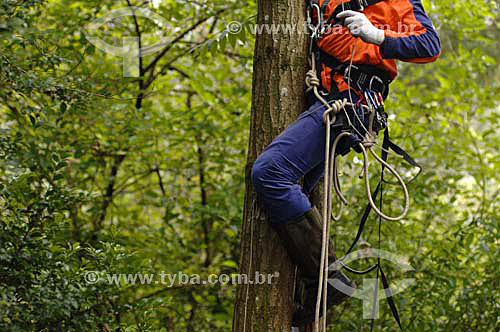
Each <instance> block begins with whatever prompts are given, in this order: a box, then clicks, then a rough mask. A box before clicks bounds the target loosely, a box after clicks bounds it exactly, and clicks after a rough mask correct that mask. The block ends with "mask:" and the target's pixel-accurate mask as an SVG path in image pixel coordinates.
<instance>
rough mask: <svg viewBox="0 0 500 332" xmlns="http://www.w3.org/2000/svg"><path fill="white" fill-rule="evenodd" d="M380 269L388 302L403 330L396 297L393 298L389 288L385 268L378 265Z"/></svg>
mask: <svg viewBox="0 0 500 332" xmlns="http://www.w3.org/2000/svg"><path fill="white" fill-rule="evenodd" d="M378 268H379V270H380V277H381V279H382V285H383V286H384V289H385V295H386V298H387V302H388V303H389V307H390V308H391V311H392V315H393V316H394V319H395V320H396V322H397V323H398V326H399V329H400V330H401V332H402V331H403V327H402V326H401V320H400V319H399V313H398V309H397V308H396V304H395V303H394V299H393V298H392V293H391V289H390V288H389V283H388V282H387V278H386V277H385V274H384V270H382V266H381V265H379V266H378Z"/></svg>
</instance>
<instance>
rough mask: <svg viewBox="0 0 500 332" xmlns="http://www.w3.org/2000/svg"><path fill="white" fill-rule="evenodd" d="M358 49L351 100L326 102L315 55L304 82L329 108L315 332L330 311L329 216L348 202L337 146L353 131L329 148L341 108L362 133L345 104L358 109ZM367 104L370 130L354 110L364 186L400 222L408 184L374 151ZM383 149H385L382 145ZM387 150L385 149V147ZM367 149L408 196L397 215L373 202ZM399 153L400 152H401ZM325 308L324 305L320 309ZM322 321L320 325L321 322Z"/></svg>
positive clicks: (372, 112) (370, 110)
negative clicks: (334, 204) (335, 205)
mask: <svg viewBox="0 0 500 332" xmlns="http://www.w3.org/2000/svg"><path fill="white" fill-rule="evenodd" d="M355 50H356V44H355V45H354V48H353V54H352V56H351V61H350V64H349V68H348V79H347V81H348V90H349V91H348V92H349V99H350V101H349V102H348V101H347V99H345V98H344V99H342V100H333V101H331V102H328V101H326V100H325V99H324V98H323V97H322V96H321V94H320V93H319V90H318V89H319V87H320V84H321V82H320V79H319V78H318V76H317V72H316V62H315V58H314V55H312V56H311V70H309V71H308V72H307V74H306V79H305V83H306V86H307V90H306V91H307V92H309V91H311V90H312V91H313V93H314V95H315V96H316V98H317V99H318V100H319V101H320V102H321V103H322V104H323V105H324V106H325V108H326V110H325V112H324V113H323V121H324V123H325V126H326V138H325V176H324V191H323V227H322V244H321V259H320V271H319V278H318V279H319V280H318V294H317V298H316V308H315V319H314V321H315V324H314V331H315V332H320V331H321V330H320V326H321V328H322V331H323V332H326V310H327V289H328V242H329V239H330V217H332V218H333V220H335V221H338V220H339V219H340V217H341V215H342V208H343V205H344V204H345V205H347V203H348V202H347V200H346V198H345V197H344V195H343V193H342V191H341V189H340V181H339V175H338V165H337V154H336V150H337V146H338V144H339V142H340V140H341V139H342V138H344V137H346V136H350V135H351V134H350V133H348V132H342V133H340V134H339V135H338V136H337V137H336V139H335V141H334V144H333V149H332V151H330V138H331V125H332V124H333V123H335V121H336V116H337V114H338V113H339V112H340V111H342V110H343V111H344V113H345V115H346V118H347V121H348V124H349V126H350V127H351V128H353V129H354V130H355V131H356V132H357V133H358V134H359V135H360V136H363V135H361V133H360V132H359V131H358V130H357V128H356V127H355V126H354V125H353V124H352V122H351V120H350V117H349V115H348V113H347V110H346V107H351V108H353V109H354V108H355V104H354V103H353V100H352V96H351V91H350V90H351V89H350V81H351V79H350V75H351V67H352V60H353V57H354V52H355ZM367 104H368V105H361V107H362V108H363V109H364V110H368V113H369V114H370V118H369V128H368V129H367V128H366V127H365V126H364V124H363V122H362V121H361V120H360V119H359V116H358V114H357V113H356V111H354V115H355V116H356V117H357V119H358V121H359V123H360V124H361V126H362V127H363V129H364V130H365V135H364V140H363V142H361V143H359V146H360V147H361V150H362V152H363V157H364V163H363V164H364V165H363V170H364V177H365V186H366V191H367V196H368V201H369V202H370V205H371V207H372V208H373V210H374V211H375V213H376V214H377V215H379V216H380V217H381V218H383V219H385V220H388V221H398V220H401V219H403V218H404V217H405V216H406V215H407V213H408V210H409V202H410V197H409V193H408V189H407V187H406V184H405V183H404V181H403V179H402V177H401V176H400V175H399V173H398V172H397V171H396V170H395V169H394V168H393V167H392V166H390V165H389V164H388V163H387V162H385V161H384V160H383V159H382V158H380V157H379V156H378V155H377V154H376V153H375V152H374V151H373V147H374V146H376V145H377V143H376V141H375V137H376V136H375V134H374V132H373V122H374V118H375V112H376V111H375V109H374V108H373V106H372V105H371V104H370V103H369V102H368V101H367ZM382 149H383V148H382ZM383 150H384V149H383ZM368 151H370V153H371V154H372V155H373V157H374V158H375V159H376V160H377V161H378V162H379V163H380V164H382V165H383V166H384V167H385V168H387V169H388V170H389V171H390V172H391V173H392V174H393V175H394V176H396V178H397V180H398V182H399V184H400V185H401V187H402V189H403V192H404V196H405V207H404V210H403V212H402V213H401V215H399V216H397V217H391V216H387V215H386V214H384V213H383V212H382V211H380V210H379V209H378V207H377V206H376V204H375V202H373V199H372V196H371V188H370V182H369V174H368V166H369V164H368ZM398 156H399V155H398ZM332 183H333V187H334V189H335V192H336V194H337V196H338V197H339V202H340V212H339V214H338V215H332V194H331V193H332ZM321 299H322V300H323V303H322V304H323V305H322V306H321ZM320 307H322V308H320ZM320 309H322V319H321V321H320V319H319V313H320ZM320 324H321V325H320Z"/></svg>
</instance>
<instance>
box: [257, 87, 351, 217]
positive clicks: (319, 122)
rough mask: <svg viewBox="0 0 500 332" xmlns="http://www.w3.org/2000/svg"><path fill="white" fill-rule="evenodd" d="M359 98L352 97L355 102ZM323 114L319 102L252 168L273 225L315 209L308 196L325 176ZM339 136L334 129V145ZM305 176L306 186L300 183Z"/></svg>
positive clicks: (277, 140) (266, 151) (265, 152)
mask: <svg viewBox="0 0 500 332" xmlns="http://www.w3.org/2000/svg"><path fill="white" fill-rule="evenodd" d="M354 99H355V100H354ZM357 99H358V98H357V96H356V95H354V94H353V101H354V102H355V101H357ZM324 112H325V107H324V106H323V105H322V104H321V103H320V102H316V103H315V104H313V105H312V106H311V107H310V108H309V109H308V110H307V111H305V112H304V113H302V114H301V115H300V116H299V118H298V119H297V120H296V121H295V122H294V123H293V124H291V125H290V126H289V127H288V128H287V129H286V130H285V131H283V132H282V133H281V134H280V135H279V136H278V137H276V138H275V139H274V141H273V142H272V143H271V144H270V145H269V146H268V147H266V149H265V150H264V151H263V152H262V154H261V155H260V156H259V157H258V158H257V160H256V161H255V164H254V165H253V168H252V174H251V178H252V183H253V186H254V188H255V191H256V193H257V198H258V200H259V201H260V202H261V203H262V204H263V206H264V208H265V210H266V212H267V214H268V216H269V217H270V221H271V222H272V223H277V224H283V223H287V222H290V221H292V220H294V219H296V218H298V217H300V216H302V215H304V214H305V213H306V212H307V211H309V210H310V209H311V208H312V205H311V202H310V201H309V198H308V196H309V194H310V192H311V191H312V189H313V188H314V186H315V185H316V184H317V183H318V181H319V180H320V178H321V177H322V176H323V173H324V163H325V161H324V159H325V139H326V127H325V124H324V123H323V113H324ZM339 133H340V130H335V129H332V131H331V135H330V136H331V137H330V139H331V143H333V141H334V139H335V137H336V136H337V135H338V134H339ZM302 177H303V178H304V185H303V187H301V186H300V185H299V184H298V181H299V180H300V179H301V178H302Z"/></svg>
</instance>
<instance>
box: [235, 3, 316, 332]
mask: <svg viewBox="0 0 500 332" xmlns="http://www.w3.org/2000/svg"><path fill="white" fill-rule="evenodd" d="M304 14H305V1H304V0H259V2H258V16H257V22H258V24H264V23H266V24H274V25H275V26H277V25H278V24H296V25H300V28H302V25H303V22H304V20H305V17H304ZM296 30H297V29H296ZM296 30H295V31H296ZM264 31H266V30H265V29H264ZM256 38H257V40H256V45H255V55H254V76H253V96H252V123H251V130H250V144H249V153H248V163H247V166H246V197H245V209H244V216H243V226H242V231H241V258H240V273H242V274H243V273H244V274H247V275H248V276H249V279H250V280H254V278H255V272H256V271H258V272H259V273H262V274H273V273H275V272H278V273H279V277H278V278H273V282H272V283H271V284H267V283H265V284H262V285H255V284H254V285H250V284H248V285H243V284H240V285H238V288H237V295H236V303H235V310H234V321H233V331H234V332H241V331H245V332H268V331H280V332H281V331H287V332H288V331H290V328H291V315H292V310H293V289H294V282H295V267H294V265H293V264H292V263H291V262H290V260H289V258H288V256H287V254H286V252H285V250H284V248H283V247H282V245H281V243H280V241H279V239H278V237H277V235H276V234H275V232H274V231H273V230H272V229H271V228H270V227H269V225H268V222H267V220H266V216H265V214H264V213H263V211H262V209H261V207H260V206H259V205H258V204H257V202H256V199H255V193H254V191H253V188H252V184H251V181H250V171H251V169H252V165H253V163H254V161H255V159H256V158H257V156H258V155H259V154H260V152H262V150H263V149H264V148H265V147H266V146H267V145H268V144H269V143H270V142H271V141H272V139H273V138H274V137H276V136H277V135H278V134H279V133H280V132H281V131H282V130H284V129H285V128H286V127H287V126H288V125H289V124H290V123H291V122H293V121H294V120H295V119H296V117H297V115H298V114H300V113H301V112H302V111H303V110H304V107H305V105H304V78H305V73H306V70H307V52H306V50H307V35H306V34H305V33H304V32H302V31H301V33H300V34H299V33H297V32H294V33H292V34H289V33H287V34H283V33H282V32H280V33H278V34H275V35H272V34H268V33H265V32H264V33H263V34H260V35H257V37H256Z"/></svg>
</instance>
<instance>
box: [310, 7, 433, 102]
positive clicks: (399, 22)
mask: <svg viewBox="0 0 500 332" xmlns="http://www.w3.org/2000/svg"><path fill="white" fill-rule="evenodd" d="M342 2H347V1H346V0H320V1H319V3H320V6H323V5H325V3H327V6H326V10H325V12H324V17H323V19H324V20H327V19H328V18H329V17H330V15H331V13H333V11H334V10H335V9H336V8H337V6H339V5H341V4H342ZM363 13H364V14H365V15H366V16H367V17H368V19H369V20H370V21H371V22H372V23H373V24H374V25H375V27H377V28H379V29H383V30H384V31H385V41H384V42H383V43H382V45H380V46H377V45H374V44H368V43H365V42H363V41H362V40H361V38H355V37H353V36H352V35H351V34H350V33H349V30H348V29H347V28H346V27H343V26H333V27H330V28H329V30H327V32H326V34H325V35H323V37H322V38H321V39H320V40H319V41H318V44H317V45H318V47H319V48H320V49H322V50H323V51H325V52H326V53H328V54H330V55H332V56H333V57H335V58H336V59H337V60H339V61H340V62H343V63H345V62H349V61H350V60H351V56H352V54H353V49H354V47H355V44H356V43H357V44H356V50H355V52H354V57H353V64H371V65H374V66H375V67H377V68H380V69H382V70H384V71H386V72H387V73H388V74H389V76H390V77H391V79H395V78H396V76H397V73H398V70H397V66H396V61H395V60H396V59H397V60H402V61H407V62H415V63H426V62H432V61H435V60H436V59H437V58H438V57H439V55H440V53H441V45H440V41H439V38H438V36H437V33H436V31H435V29H434V27H433V25H432V22H431V20H430V19H429V18H428V16H427V14H426V13H425V11H424V7H423V6H422V2H421V0H385V1H381V2H378V3H375V4H373V5H371V6H369V7H368V8H366V9H365V10H364V11H363ZM334 22H336V20H334ZM321 79H322V84H323V87H325V88H327V90H329V91H330V90H331V69H330V68H328V67H327V66H325V65H323V70H322V73H321ZM334 80H335V83H336V84H337V86H338V88H339V91H340V92H342V91H345V90H347V89H348V87H347V83H346V82H345V81H344V78H343V75H342V74H341V73H334Z"/></svg>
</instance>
